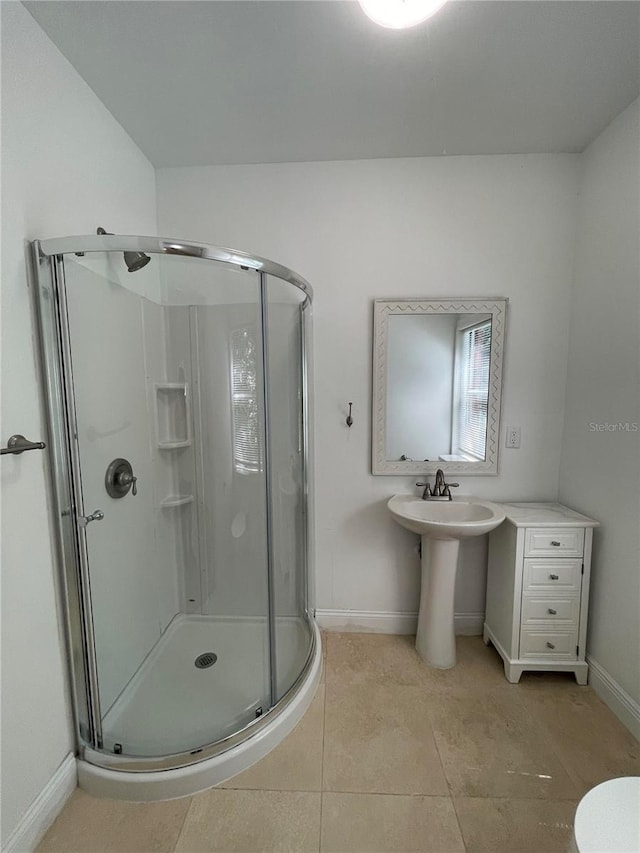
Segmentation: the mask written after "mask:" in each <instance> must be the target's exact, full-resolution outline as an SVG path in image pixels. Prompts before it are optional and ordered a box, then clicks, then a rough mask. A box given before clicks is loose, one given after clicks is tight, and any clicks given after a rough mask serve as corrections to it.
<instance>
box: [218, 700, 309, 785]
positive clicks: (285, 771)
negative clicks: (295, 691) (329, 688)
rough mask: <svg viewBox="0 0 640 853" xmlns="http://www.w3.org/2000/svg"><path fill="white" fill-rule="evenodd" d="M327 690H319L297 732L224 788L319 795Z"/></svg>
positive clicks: (230, 780)
mask: <svg viewBox="0 0 640 853" xmlns="http://www.w3.org/2000/svg"><path fill="white" fill-rule="evenodd" d="M323 733H324V687H323V686H320V687H319V688H318V690H317V692H316V695H315V697H314V699H313V701H312V702H311V705H310V706H309V709H308V711H307V712H306V713H305V715H304V717H303V718H302V719H301V720H300V722H299V723H298V725H297V726H296V727H295V729H294V730H293V731H292V732H291V734H290V735H288V736H287V737H286V738H285V739H284V740H283V741H282V743H281V744H280V745H279V746H277V747H276V748H275V749H274V750H273V751H272V752H270V753H269V755H267V756H265V758H263V759H262V761H259V762H258V763H257V764H254V765H253V767H250V768H249V769H248V770H245V772H244V773H240V774H239V775H238V776H234V777H233V779H229V780H228V781H227V782H225V783H224V784H223V785H222V786H221V787H224V788H262V789H268V790H271V791H319V790H320V789H321V788H322V738H323Z"/></svg>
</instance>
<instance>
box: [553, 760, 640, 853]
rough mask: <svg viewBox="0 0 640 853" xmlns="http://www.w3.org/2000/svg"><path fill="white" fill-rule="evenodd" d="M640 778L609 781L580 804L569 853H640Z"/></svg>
mask: <svg viewBox="0 0 640 853" xmlns="http://www.w3.org/2000/svg"><path fill="white" fill-rule="evenodd" d="M639 851H640V776H624V777H622V778H620V779H609V780H608V781H607V782H602V784H600V785H596V787H595V788H592V789H591V790H590V791H589V792H588V793H587V794H585V796H584V797H583V798H582V799H581V800H580V802H579V803H578V808H577V810H576V817H575V821H574V826H573V841H572V844H571V847H570V850H569V853H639Z"/></svg>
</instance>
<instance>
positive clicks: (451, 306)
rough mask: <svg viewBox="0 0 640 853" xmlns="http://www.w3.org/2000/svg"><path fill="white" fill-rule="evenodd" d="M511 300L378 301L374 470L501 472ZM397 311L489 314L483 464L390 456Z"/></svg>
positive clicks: (384, 472) (417, 472)
mask: <svg viewBox="0 0 640 853" xmlns="http://www.w3.org/2000/svg"><path fill="white" fill-rule="evenodd" d="M508 301H509V300H508V299H506V298H498V297H489V298H477V297H476V298H474V297H461V298H459V299H421V300H409V299H376V300H375V302H374V311H373V315H374V320H373V406H372V454H371V455H372V473H373V474H393V475H396V476H398V475H402V474H407V475H411V474H422V475H425V474H435V473H436V471H437V469H438V468H442V470H443V471H444V472H445V474H465V475H467V474H489V475H491V474H497V473H498V453H499V445H500V401H501V397H502V360H503V351H504V339H505V327H506V315H507V303H508ZM394 314H400V315H402V314H405V315H410V316H415V315H416V314H490V315H491V363H490V374H489V401H488V410H487V449H486V458H485V460H484V461H483V462H439V461H438V460H435V461H430V462H420V461H417V460H407V461H401V460H389V459H387V458H386V446H387V352H388V321H389V317H390V316H392V315H394Z"/></svg>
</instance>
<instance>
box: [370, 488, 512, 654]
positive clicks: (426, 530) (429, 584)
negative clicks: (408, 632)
mask: <svg viewBox="0 0 640 853" xmlns="http://www.w3.org/2000/svg"><path fill="white" fill-rule="evenodd" d="M387 507H388V508H389V512H390V513H391V515H392V516H393V518H394V519H395V521H397V522H398V524H401V525H402V527H406V528H407V530H411V531H412V533H418V534H419V535H420V536H421V537H422V586H421V590H420V607H419V609H418V630H417V632H416V649H417V651H418V654H419V655H420V657H421V658H422V659H423V660H424V661H425V663H427V664H429V666H434V667H436V668H438V669H449V667H452V666H455V663H456V638H455V630H454V619H453V598H454V592H455V584H456V571H457V568H458V551H459V549H460V540H461V539H468V538H470V537H471V536H482V535H483V534H485V533H489V531H490V530H493V528H494V527H497V526H498V525H499V524H502V522H503V521H504V519H505V516H506V514H505V511H504V510H503V509H502V507H501V506H499V505H498V504H494V503H491V501H481V500H477V499H476V498H461V499H458V500H456V499H455V498H454V499H453V500H452V501H423V500H422V498H418V497H416V496H415V495H395V496H394V497H392V498H391V500H389V501H388V503H387Z"/></svg>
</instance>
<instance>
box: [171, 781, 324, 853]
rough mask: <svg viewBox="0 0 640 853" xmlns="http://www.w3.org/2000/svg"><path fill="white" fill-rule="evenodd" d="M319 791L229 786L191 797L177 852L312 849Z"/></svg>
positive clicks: (316, 831)
mask: <svg viewBox="0 0 640 853" xmlns="http://www.w3.org/2000/svg"><path fill="white" fill-rule="evenodd" d="M320 797H321V795H320V794H319V793H307V792H300V791H228V790H224V789H221V788H214V789H213V790H211V791H206V792H205V793H204V794H197V795H196V796H194V797H193V800H192V803H191V808H190V809H189V812H188V814H187V818H186V820H185V822H184V827H183V829H182V832H181V833H180V838H179V839H178V844H177V846H176V853H238V851H242V853H261V851H264V853H267V851H268V853H281V851H291V853H307V851H309V852H310V853H311V851H313V853H317V850H318V847H319V844H320Z"/></svg>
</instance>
